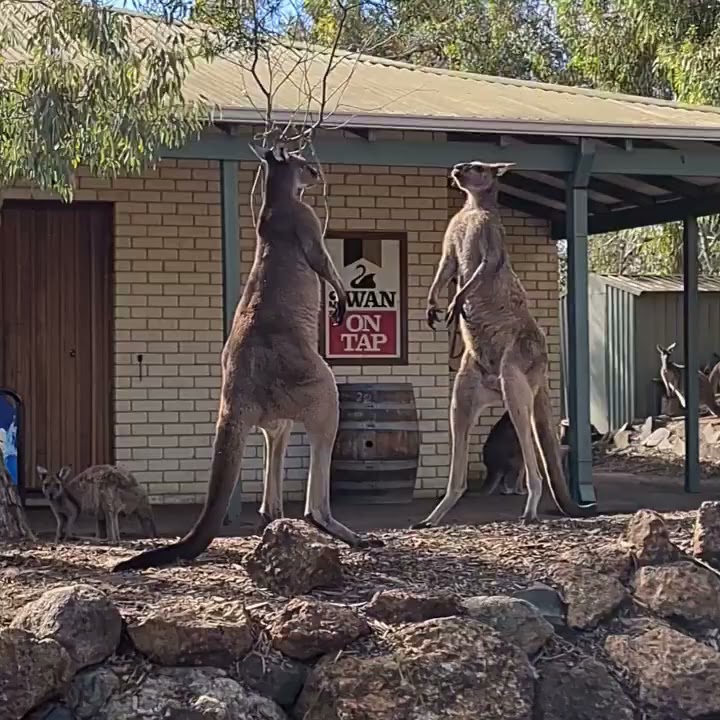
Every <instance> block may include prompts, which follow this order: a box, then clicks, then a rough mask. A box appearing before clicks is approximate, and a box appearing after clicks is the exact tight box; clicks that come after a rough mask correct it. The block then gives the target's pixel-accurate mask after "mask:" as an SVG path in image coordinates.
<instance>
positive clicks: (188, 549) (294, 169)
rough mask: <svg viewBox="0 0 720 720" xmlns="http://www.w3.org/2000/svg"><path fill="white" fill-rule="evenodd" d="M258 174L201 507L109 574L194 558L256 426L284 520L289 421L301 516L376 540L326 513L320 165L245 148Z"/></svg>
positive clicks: (337, 532) (337, 311) (216, 520)
mask: <svg viewBox="0 0 720 720" xmlns="http://www.w3.org/2000/svg"><path fill="white" fill-rule="evenodd" d="M251 147H252V149H253V151H254V152H255V154H256V155H257V157H258V159H259V160H260V162H261V163H262V167H263V171H264V190H265V193H264V201H263V205H262V208H261V210H260V217H259V220H258V225H257V242H256V250H255V260H254V262H253V265H252V268H251V269H250V273H249V275H248V278H247V282H246V283H245V288H244V290H243V294H242V297H241V298H240V302H239V303H238V306H237V308H236V310H235V317H234V319H233V325H232V328H231V330H230V334H229V336H228V339H227V342H226V343H225V347H224V349H223V352H222V358H221V363H222V386H221V390H220V409H219V412H218V420H217V426H216V430H215V441H214V447H213V458H212V463H211V468H210V482H209V484H208V490H207V495H206V499H205V505H204V507H203V509H202V512H201V514H200V517H199V518H198V520H197V521H196V523H195V525H194V526H193V527H192V529H191V530H190V531H189V532H188V533H187V534H186V535H185V536H184V537H183V538H182V539H180V540H179V541H178V542H176V543H173V544H171V545H166V546H165V547H161V548H155V549H153V550H149V551H147V552H144V553H140V554H139V555H136V556H135V557H132V558H130V559H129V560H125V561H123V562H121V563H118V564H117V565H116V566H115V567H114V568H113V571H114V572H119V571H123V570H130V569H139V568H148V567H158V566H160V565H168V564H170V563H172V562H175V561H176V560H192V559H194V558H196V557H197V556H198V555H200V553H202V552H203V551H204V550H205V549H206V548H207V547H208V545H210V543H211V542H212V541H213V539H214V538H215V537H216V535H217V534H218V532H219V531H220V530H221V528H222V523H223V519H224V517H225V513H226V512H227V508H228V504H229V502H230V497H231V496H232V492H233V489H234V488H235V484H236V483H237V481H238V477H239V475H240V466H241V464H242V457H243V449H244V447H245V442H246V440H247V437H248V435H249V433H250V431H251V430H252V428H253V427H258V428H260V429H261V430H262V433H263V435H264V436H265V449H266V452H265V458H266V460H265V477H264V488H263V501H262V504H261V506H260V516H261V519H262V522H263V523H264V524H267V523H270V522H271V521H273V520H275V519H277V518H281V517H282V516H283V507H282V480H283V463H284V458H285V450H286V448H287V444H288V440H289V438H290V431H291V429H292V425H293V422H295V421H297V422H301V423H303V425H304V426H305V432H306V433H307V437H308V441H309V443H310V472H309V475H308V484H307V496H306V501H305V520H306V521H307V522H309V523H311V524H313V525H315V526H316V527H318V528H319V529H320V530H322V531H324V532H326V533H328V534H330V535H332V536H334V537H336V538H338V539H340V540H342V541H343V542H345V543H347V544H348V545H350V546H351V547H369V546H370V545H378V546H379V545H381V544H382V542H381V541H380V540H375V539H364V538H361V537H360V536H359V535H358V534H357V533H355V532H353V531H352V530H350V528H347V527H345V525H343V524H342V523H341V522H339V521H338V520H336V519H335V518H334V517H333V516H332V513H331V511H330V460H331V456H332V451H333V446H334V444H335V435H336V434H337V427H338V390H337V385H336V383H335V376H334V375H333V373H332V370H331V369H330V367H329V365H328V364H327V363H326V362H325V360H324V359H323V357H322V356H321V355H320V353H319V351H318V346H319V323H318V319H319V317H320V307H321V305H320V290H321V280H324V281H325V282H327V283H329V284H330V285H331V286H332V288H333V290H334V291H335V295H336V296H337V299H336V301H335V306H334V308H333V320H334V322H335V323H337V324H340V323H341V322H342V320H343V317H344V315H345V310H346V307H347V293H346V291H345V288H344V287H343V282H342V279H341V278H340V275H339V274H338V271H337V269H336V268H335V265H334V263H333V261H332V258H331V257H330V255H329V253H328V251H327V248H326V247H325V242H324V240H323V233H322V227H321V225H320V220H319V218H318V216H317V214H316V213H315V211H314V210H313V209H312V207H310V205H308V204H307V203H305V202H304V201H303V199H302V195H303V192H304V190H305V188H306V187H309V186H310V185H314V184H315V183H316V182H317V180H318V177H319V173H318V171H317V170H316V169H315V168H314V167H313V166H312V165H311V164H310V163H309V162H308V161H307V160H305V158H303V157H302V156H301V155H300V154H299V153H288V152H287V151H286V150H285V149H284V148H277V147H276V148H272V149H270V150H264V149H262V148H256V147H253V146H251Z"/></svg>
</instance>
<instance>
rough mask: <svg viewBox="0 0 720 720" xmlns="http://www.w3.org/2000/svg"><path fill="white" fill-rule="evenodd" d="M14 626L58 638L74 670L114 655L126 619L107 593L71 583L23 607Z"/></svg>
mask: <svg viewBox="0 0 720 720" xmlns="http://www.w3.org/2000/svg"><path fill="white" fill-rule="evenodd" d="M11 627H14V628H20V629H22V630H27V631H29V632H31V633H33V634H34V635H35V636H37V637H39V638H52V639H53V640H57V642H59V643H60V644H61V645H62V646H63V647H64V648H65V649H66V650H67V652H68V654H69V655H70V658H71V659H72V661H73V664H74V671H75V672H77V670H79V669H81V668H84V667H87V666H88V665H95V664H96V663H99V662H102V661H103V660H105V659H106V658H107V657H109V656H110V655H112V654H113V653H114V652H115V650H116V649H117V646H118V643H119V642H120V633H121V631H122V618H121V617H120V613H119V612H118V609H117V608H116V607H115V605H113V603H112V602H111V601H110V599H109V598H108V597H107V595H105V594H104V593H103V592H101V591H100V590H98V589H97V588H94V587H92V586H91V585H68V586H64V587H58V588H54V589H52V590H48V591H46V592H44V593H43V594H42V595H41V596H40V597H39V598H38V599H37V600H32V601H31V602H29V603H28V604H27V605H25V606H24V607H22V608H20V610H19V612H18V613H17V615H16V616H15V617H14V618H13V621H12V623H11Z"/></svg>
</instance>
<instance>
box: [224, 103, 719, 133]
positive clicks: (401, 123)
mask: <svg viewBox="0 0 720 720" xmlns="http://www.w3.org/2000/svg"><path fill="white" fill-rule="evenodd" d="M297 115H298V114H297V112H290V111H287V110H278V111H276V112H275V113H274V116H275V118H276V119H277V121H278V122H282V123H285V122H288V121H292V120H293V119H297ZM214 119H216V120H219V121H222V122H226V123H237V124H243V125H244V124H247V125H252V124H258V123H261V122H262V121H263V120H262V117H261V116H260V115H259V113H258V111H257V110H255V109H252V108H232V107H228V108H224V109H221V110H220V111H219V112H217V113H216V114H214ZM324 125H325V127H326V128H327V127H339V128H343V127H347V128H353V127H354V128H360V127H362V128H374V129H378V130H380V129H382V130H423V131H426V132H433V131H434V132H468V133H482V132H486V133H506V134H508V135H549V136H552V135H558V136H560V135H565V136H567V135H571V136H592V137H598V138H603V137H605V138H637V139H641V138H642V139H654V140H696V141H714V140H716V141H720V127H717V128H707V127H704V128H703V127H692V126H691V127H687V126H678V125H607V124H601V123H589V124H586V125H583V124H582V123H566V122H555V123H548V122H544V121H542V122H541V121H532V120H523V121H514V120H504V119H497V120H493V119H483V120H480V119H477V118H461V117H451V116H433V117H427V116H417V115H394V114H393V115H390V114H375V113H372V114H370V113H338V112H334V113H332V114H330V115H329V117H328V119H327V120H326V121H325V123H324Z"/></svg>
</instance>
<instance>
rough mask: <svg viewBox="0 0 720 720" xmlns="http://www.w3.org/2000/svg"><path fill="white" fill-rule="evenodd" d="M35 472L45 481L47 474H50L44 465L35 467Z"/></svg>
mask: <svg viewBox="0 0 720 720" xmlns="http://www.w3.org/2000/svg"><path fill="white" fill-rule="evenodd" d="M35 470H36V472H37V474H38V475H39V476H40V477H41V478H43V479H44V478H46V477H47V474H48V471H47V468H44V467H43V466H42V465H37V466H36V467H35Z"/></svg>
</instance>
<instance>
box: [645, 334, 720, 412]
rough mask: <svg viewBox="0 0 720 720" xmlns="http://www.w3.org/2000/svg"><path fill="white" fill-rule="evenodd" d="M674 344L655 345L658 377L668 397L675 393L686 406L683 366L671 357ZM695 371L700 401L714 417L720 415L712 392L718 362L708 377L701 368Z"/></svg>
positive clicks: (719, 366) (719, 371) (719, 367)
mask: <svg viewBox="0 0 720 720" xmlns="http://www.w3.org/2000/svg"><path fill="white" fill-rule="evenodd" d="M675 345H676V343H671V344H670V345H668V346H667V347H666V348H664V347H663V346H662V345H656V346H655V347H656V349H657V351H658V353H659V354H660V377H661V378H662V381H663V384H664V385H665V391H666V392H667V395H668V397H672V396H673V395H675V396H676V397H677V399H678V400H679V401H680V404H681V405H682V406H683V408H684V407H686V405H685V396H684V395H683V393H684V392H685V366H684V365H680V364H679V363H676V362H675V361H674V360H673V359H672V357H671V355H672V351H673V350H674V349H675ZM697 372H698V382H699V383H700V403H701V404H702V405H705V406H706V407H707V409H708V410H709V411H710V412H711V413H712V414H713V415H714V416H715V417H720V406H718V404H717V401H716V400H715V393H714V392H713V389H714V384H715V383H716V379H715V376H716V375H717V374H718V373H720V363H718V364H717V365H716V366H715V367H714V368H713V369H712V371H711V373H710V377H709V378H708V376H707V375H705V373H704V372H703V371H702V370H698V371H697Z"/></svg>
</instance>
